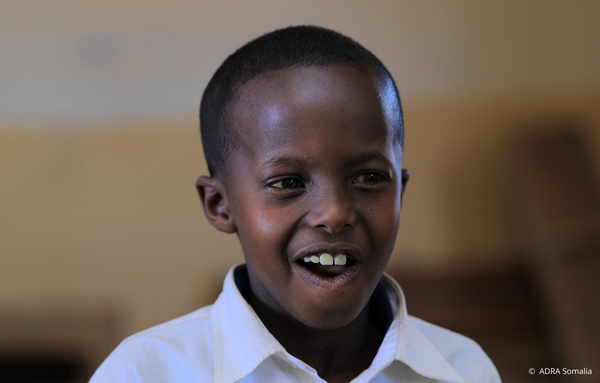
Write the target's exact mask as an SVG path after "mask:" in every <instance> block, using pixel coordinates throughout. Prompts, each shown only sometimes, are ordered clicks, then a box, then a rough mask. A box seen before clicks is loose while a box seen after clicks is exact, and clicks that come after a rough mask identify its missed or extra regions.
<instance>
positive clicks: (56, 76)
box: [0, 0, 600, 332]
mask: <svg viewBox="0 0 600 383" xmlns="http://www.w3.org/2000/svg"><path fill="white" fill-rule="evenodd" d="M486 4H487V5H486V6H485V7H484V6H482V5H481V2H478V1H465V0H463V1H454V2H437V1H406V2H387V1H370V2H350V1H325V2H310V1H309V2H287V1H285V2H284V1H277V2H275V1H255V2H242V1H239V2H231V1H230V2H227V1H226V2H216V1H204V2H199V1H184V0H178V1H169V2H166V1H144V2H141V1H140V2H134V1H126V2H121V1H119V2H117V1H103V2H100V1H92V2H78V1H67V0H59V1H53V2H37V1H7V2H3V4H2V7H3V12H0V49H1V51H0V54H1V57H2V65H1V66H0V68H1V69H0V84H1V86H0V309H2V307H12V306H18V305H20V304H25V303H27V304H30V305H35V304H37V303H42V302H43V303H46V304H47V303H48V302H50V303H51V302H61V303H64V302H67V303H68V302H80V301H88V302H89V301H92V302H93V301H98V302H100V301H102V302H104V301H107V300H108V301H114V302H115V304H117V305H118V306H119V307H120V308H121V309H122V310H123V312H124V313H125V314H126V318H127V324H126V330H125V331H126V332H132V331H136V330H140V329H142V328H144V327H148V326H150V325H153V324H156V323H159V322H161V321H164V320H167V319H169V318H172V317H174V316H177V315H180V314H183V313H185V312H187V311H190V310H192V309H194V308H196V307H198V306H199V305H203V304H207V303H209V302H210V300H211V299H214V296H215V295H216V293H217V292H218V291H217V289H218V287H217V286H218V285H219V284H220V280H221V279H222V277H223V275H224V273H225V272H226V270H227V269H228V267H229V266H230V265H231V264H233V263H235V262H240V261H242V255H241V251H240V247H239V245H238V244H237V240H236V239H235V237H233V236H227V235H224V234H220V233H217V232H216V230H214V229H213V228H212V227H210V226H209V225H208V224H207V223H206V221H205V219H204V217H203V214H202V211H201V208H200V205H199V203H198V199H197V196H196V194H195V190H194V187H193V183H194V181H195V179H196V178H197V176H198V175H200V174H205V173H206V169H205V165H204V162H203V157H202V152H201V148H200V142H199V136H198V132H197V122H196V115H197V104H198V101H199V98H200V95H201V91H202V89H203V87H204V85H205V84H206V82H207V81H208V79H209V77H210V75H211V73H212V72H213V71H214V70H215V69H216V67H217V66H218V64H219V63H220V62H221V61H222V60H223V59H224V58H225V57H226V55H227V54H229V53H231V52H232V51H233V50H234V49H235V48H237V47H239V46H240V45H241V44H243V43H244V42H246V41H247V40H248V39H250V38H252V37H255V36H257V35H259V34H261V33H263V32H266V31H269V30H271V29H273V28H276V27H281V26H286V25H289V24H299V23H310V24H319V25H323V26H328V27H331V28H334V29H338V30H340V31H341V32H344V33H347V34H348V35H350V36H351V37H354V38H355V39H357V40H358V41H359V42H361V43H363V44H365V45H366V46H367V47H368V48H370V49H372V50H373V51H374V53H376V54H377V55H378V56H380V58H381V59H382V60H383V61H384V63H385V64H386V65H387V66H388V67H389V69H390V71H391V72H392V73H393V74H394V76H395V77H396V80H397V83H398V85H399V88H400V91H401V94H402V97H403V101H404V107H405V115H406V129H407V133H406V134H407V138H406V154H405V165H406V167H408V168H409V169H411V171H412V179H411V181H410V184H409V187H408V189H407V193H406V195H405V199H406V200H405V202H406V203H405V206H404V208H403V217H402V224H401V230H400V236H399V241H398V244H397V246H396V250H395V252H394V257H393V259H392V265H401V266H403V267H415V268H421V267H441V266H447V265H453V264H462V263H471V264H487V265H495V264H498V263H503V262H507V261H508V260H509V259H510V257H512V256H513V254H514V252H515V250H518V249H515V244H514V243H513V242H512V241H511V238H510V236H509V235H508V229H507V223H506V222H505V220H504V217H503V209H504V207H503V199H502V192H501V191H502V177H501V174H502V171H503V170H506V169H503V162H502V157H503V155H504V151H505V150H506V147H507V142H508V140H509V139H510V137H511V135H512V134H514V133H516V132H518V131H519V130H520V129H522V128H523V127H524V126H528V125H531V124H535V123H537V122H539V121H553V120H555V119H562V118H573V119H575V120H581V121H582V122H583V123H584V124H587V125H588V126H589V127H590V128H592V138H593V139H592V140H591V141H590V144H591V145H593V146H594V147H595V148H596V149H597V148H598V147H600V129H598V128H599V127H600V111H599V109H598V107H597V106H598V105H599V104H600V71H598V70H597V68H598V67H600V50H598V49H597V43H598V40H599V38H600V25H599V23H597V22H596V15H598V14H599V11H600V3H597V2H577V3H576V4H575V5H573V4H574V3H572V2H566V1H564V2H558V1H554V2H553V1H527V2H522V1H512V2H511V1H509V2H506V1H498V2H486ZM598 165H600V163H599V164H598ZM598 168H599V169H600V166H598Z"/></svg>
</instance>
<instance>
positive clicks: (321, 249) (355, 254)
mask: <svg viewBox="0 0 600 383" xmlns="http://www.w3.org/2000/svg"><path fill="white" fill-rule="evenodd" d="M320 253H329V254H331V255H333V256H335V255H336V254H347V255H349V256H351V257H352V259H354V261H356V262H359V263H360V262H362V252H361V251H360V249H359V248H358V247H356V246H354V245H350V244H347V243H320V244H315V245H312V246H310V247H305V248H303V249H302V250H300V251H298V252H297V253H296V254H295V255H294V256H293V257H292V262H296V261H297V260H299V259H302V258H304V257H310V256H311V255H313V254H320Z"/></svg>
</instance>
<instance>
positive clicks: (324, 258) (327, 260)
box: [319, 253, 333, 265]
mask: <svg viewBox="0 0 600 383" xmlns="http://www.w3.org/2000/svg"><path fill="white" fill-rule="evenodd" d="M319 261H321V264H322V265H333V257H332V256H331V254H327V253H323V254H321V257H320V258H319Z"/></svg>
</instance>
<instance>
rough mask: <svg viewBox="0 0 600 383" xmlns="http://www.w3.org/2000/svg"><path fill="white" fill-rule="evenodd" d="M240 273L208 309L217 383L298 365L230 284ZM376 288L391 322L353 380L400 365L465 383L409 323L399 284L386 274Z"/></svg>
mask: <svg viewBox="0 0 600 383" xmlns="http://www.w3.org/2000/svg"><path fill="white" fill-rule="evenodd" d="M238 267H243V265H236V266H234V267H232V268H231V269H230V270H229V273H228V274H227V277H226V278H225V283H224V285H223V292H222V293H221V295H220V296H219V298H218V299H217V301H216V302H215V304H214V305H213V308H212V326H213V338H214V349H215V371H214V372H215V375H214V377H215V382H216V383H232V382H235V381H238V380H240V379H242V378H244V377H245V376H247V375H249V374H250V373H251V372H252V371H254V369H256V368H257V367H258V366H259V365H260V364H261V363H262V362H263V361H264V360H265V359H267V358H269V357H270V356H273V355H276V354H278V355H281V356H282V357H285V356H287V359H288V360H297V359H296V358H294V357H293V356H291V355H289V354H287V352H286V351H285V349H284V348H283V346H282V345H281V344H280V343H279V342H278V341H277V339H275V337H274V336H273V335H271V333H270V332H269V331H268V330H267V329H266V327H265V326H264V325H263V323H262V322H261V321H260V319H259V318H258V316H257V315H256V313H255V312H254V310H253V309H252V307H251V306H250V305H249V304H248V303H247V302H246V300H245V299H244V297H243V296H242V294H241V293H240V291H239V290H238V288H237V286H236V283H235V279H234V271H235V269H236V268H238ZM380 283H381V284H382V286H383V287H384V288H385V290H386V292H387V293H388V295H389V297H390V304H391V308H392V311H393V312H394V319H393V321H392V323H391V325H390V326H389V329H388V331H387V333H386V335H385V338H384V340H383V342H382V344H381V346H380V348H379V351H378V352H377V355H376V356H375V359H374V360H373V363H372V364H371V366H370V367H369V368H368V369H367V370H365V371H364V372H363V373H362V374H361V375H360V376H359V378H361V379H357V380H361V381H362V380H363V379H362V378H365V379H364V380H365V381H369V380H371V379H372V378H373V377H375V376H376V375H377V374H379V373H380V372H381V371H383V370H384V369H385V368H386V367H387V366H389V365H390V364H391V363H392V362H393V361H394V360H398V361H401V362H403V363H405V364H406V365H408V366H409V367H410V368H411V369H412V370H414V371H415V372H416V373H418V374H420V375H423V376H425V377H429V378H433V379H438V380H444V381H448V382H456V383H466V382H465V380H464V379H462V378H461V377H460V376H459V375H458V374H457V373H456V372H455V371H454V369H453V368H452V367H451V366H450V364H449V363H448V361H447V360H446V359H445V358H444V357H443V356H442V355H441V354H440V352H439V351H438V350H437V349H436V348H435V346H434V345H433V344H432V343H431V342H430V341H429V340H428V339H427V337H426V336H425V335H424V334H423V333H422V332H421V330H419V328H418V327H417V326H416V325H414V324H412V323H409V322H407V314H406V304H405V302H404V294H403V293H402V290H401V289H400V286H399V285H398V283H396V281H395V280H394V279H392V278H391V277H389V276H388V275H387V274H385V273H384V275H383V276H382V277H381V280H380Z"/></svg>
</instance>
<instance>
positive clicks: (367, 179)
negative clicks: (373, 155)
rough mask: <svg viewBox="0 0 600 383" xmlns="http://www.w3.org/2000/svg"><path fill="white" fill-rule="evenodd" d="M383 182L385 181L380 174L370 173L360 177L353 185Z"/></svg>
mask: <svg viewBox="0 0 600 383" xmlns="http://www.w3.org/2000/svg"><path fill="white" fill-rule="evenodd" d="M381 180H383V177H382V176H381V175H380V174H379V173H374V172H369V173H363V174H361V175H359V176H358V177H356V178H355V179H354V181H352V183H354V184H356V183H362V184H373V183H376V182H379V181H381Z"/></svg>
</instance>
